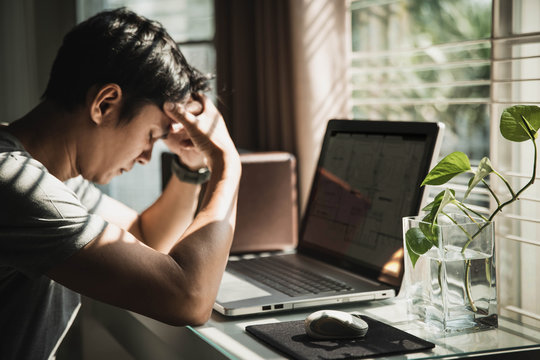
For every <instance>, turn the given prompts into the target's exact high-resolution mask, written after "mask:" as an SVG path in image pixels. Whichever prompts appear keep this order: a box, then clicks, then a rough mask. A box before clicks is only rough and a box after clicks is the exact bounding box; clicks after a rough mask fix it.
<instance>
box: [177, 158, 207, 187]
mask: <svg viewBox="0 0 540 360" xmlns="http://www.w3.org/2000/svg"><path fill="white" fill-rule="evenodd" d="M171 170H172V172H173V173H174V175H176V177H177V178H178V180H180V181H183V182H187V183H190V184H204V183H205V182H207V181H208V179H210V170H209V169H208V168H207V167H203V168H200V169H199V170H190V169H188V168H187V166H186V165H184V164H182V162H181V161H180V159H179V158H178V155H175V156H174V157H173V160H172V162H171Z"/></svg>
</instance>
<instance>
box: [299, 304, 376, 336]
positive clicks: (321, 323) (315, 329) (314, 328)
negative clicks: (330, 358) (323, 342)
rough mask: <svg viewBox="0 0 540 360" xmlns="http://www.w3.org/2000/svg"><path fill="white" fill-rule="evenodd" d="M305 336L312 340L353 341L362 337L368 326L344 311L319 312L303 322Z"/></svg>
mask: <svg viewBox="0 0 540 360" xmlns="http://www.w3.org/2000/svg"><path fill="white" fill-rule="evenodd" d="M304 325H305V328H306V334H308V336H310V337H312V338H314V339H354V338H358V337H363V336H365V335H366V333H367V331H368V324H367V323H366V322H365V321H364V320H362V319H361V318H360V317H357V316H354V315H351V314H349V313H347V312H344V311H337V310H319V311H316V312H314V313H312V314H310V315H308V317H306V320H305V321H304Z"/></svg>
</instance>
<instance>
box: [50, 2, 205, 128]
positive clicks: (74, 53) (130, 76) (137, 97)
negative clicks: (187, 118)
mask: <svg viewBox="0 0 540 360" xmlns="http://www.w3.org/2000/svg"><path fill="white" fill-rule="evenodd" d="M109 83H115V84H118V85H119V86H120V87H121V88H122V94H123V99H124V102H123V106H122V110H121V114H120V119H121V120H124V121H129V119H131V118H132V117H133V116H134V115H135V112H136V111H137V110H138V109H139V107H140V106H142V105H144V104H145V103H153V104H156V105H157V106H158V107H160V108H161V107H162V106H163V103H164V102H166V101H182V100H185V99H187V97H188V96H189V95H190V94H193V93H196V92H200V91H206V90H208V77H207V76H204V75H203V74H201V73H200V72H199V71H197V70H196V69H195V68H193V67H191V66H190V65H189V64H188V63H187V61H186V59H185V58H184V56H183V55H182V53H181V52H180V50H179V48H178V46H177V45H176V43H175V42H174V40H173V39H172V38H171V37H170V35H169V34H168V33H167V32H166V31H165V29H164V28H163V26H162V25H161V24H159V23H158V22H155V21H151V20H148V19H146V18H144V17H142V16H139V15H137V14H135V13H134V12H132V11H129V10H127V9H125V8H120V9H116V10H111V11H104V12H101V13H99V14H97V15H94V16H93V17H91V18H89V19H88V20H86V21H84V22H82V23H80V24H78V25H77V26H75V27H74V28H73V29H72V30H71V31H70V32H69V33H68V34H66V36H65V37H64V41H63V43H62V46H61V47H60V49H59V50H58V54H57V55H56V59H55V61H54V64H53V66H52V70H51V75H50V79H49V83H48V85H47V89H46V90H45V93H44V94H43V97H42V98H43V99H45V100H51V101H53V102H55V103H56V104H58V105H60V106H62V107H63V108H65V109H66V110H73V109H74V108H75V107H77V106H78V105H81V104H83V103H84V101H85V99H86V95H87V92H88V90H89V89H90V88H91V87H92V86H94V85H97V86H103V85H105V84H109Z"/></svg>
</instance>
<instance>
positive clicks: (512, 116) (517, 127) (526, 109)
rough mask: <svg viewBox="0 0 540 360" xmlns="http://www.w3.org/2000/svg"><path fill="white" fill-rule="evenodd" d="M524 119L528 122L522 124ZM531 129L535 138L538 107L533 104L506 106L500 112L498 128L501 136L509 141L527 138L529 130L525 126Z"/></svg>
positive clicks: (537, 126) (538, 118)
mask: <svg viewBox="0 0 540 360" xmlns="http://www.w3.org/2000/svg"><path fill="white" fill-rule="evenodd" d="M523 119H525V121H526V122H528V124H526V123H525V124H524V121H523ZM528 125H530V127H531V128H532V130H533V135H534V137H535V138H536V136H537V131H538V129H539V128H540V108H539V107H538V106H534V105H515V106H511V107H509V108H506V109H505V110H504V111H503V113H502V114H501V121H500V126H499V127H500V130H501V134H502V136H504V138H505V139H508V140H510V141H517V142H520V141H525V140H529V139H530V138H531V137H530V136H529V132H528V131H527V127H528Z"/></svg>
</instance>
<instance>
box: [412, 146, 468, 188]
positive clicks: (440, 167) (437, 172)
mask: <svg viewBox="0 0 540 360" xmlns="http://www.w3.org/2000/svg"><path fill="white" fill-rule="evenodd" d="M470 170H471V163H470V161H469V158H468V157H467V155H465V154H464V153H462V152H460V151H456V152H453V153H451V154H450V155H447V156H446V157H444V158H443V159H442V160H441V161H439V163H438V164H437V165H435V167H433V169H431V171H430V172H429V173H428V174H427V176H426V178H425V179H424V181H423V182H422V185H421V186H424V185H442V184H444V183H446V182H448V181H449V180H450V179H452V178H453V177H454V176H456V175H459V174H462V173H464V172H467V171H470Z"/></svg>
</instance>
